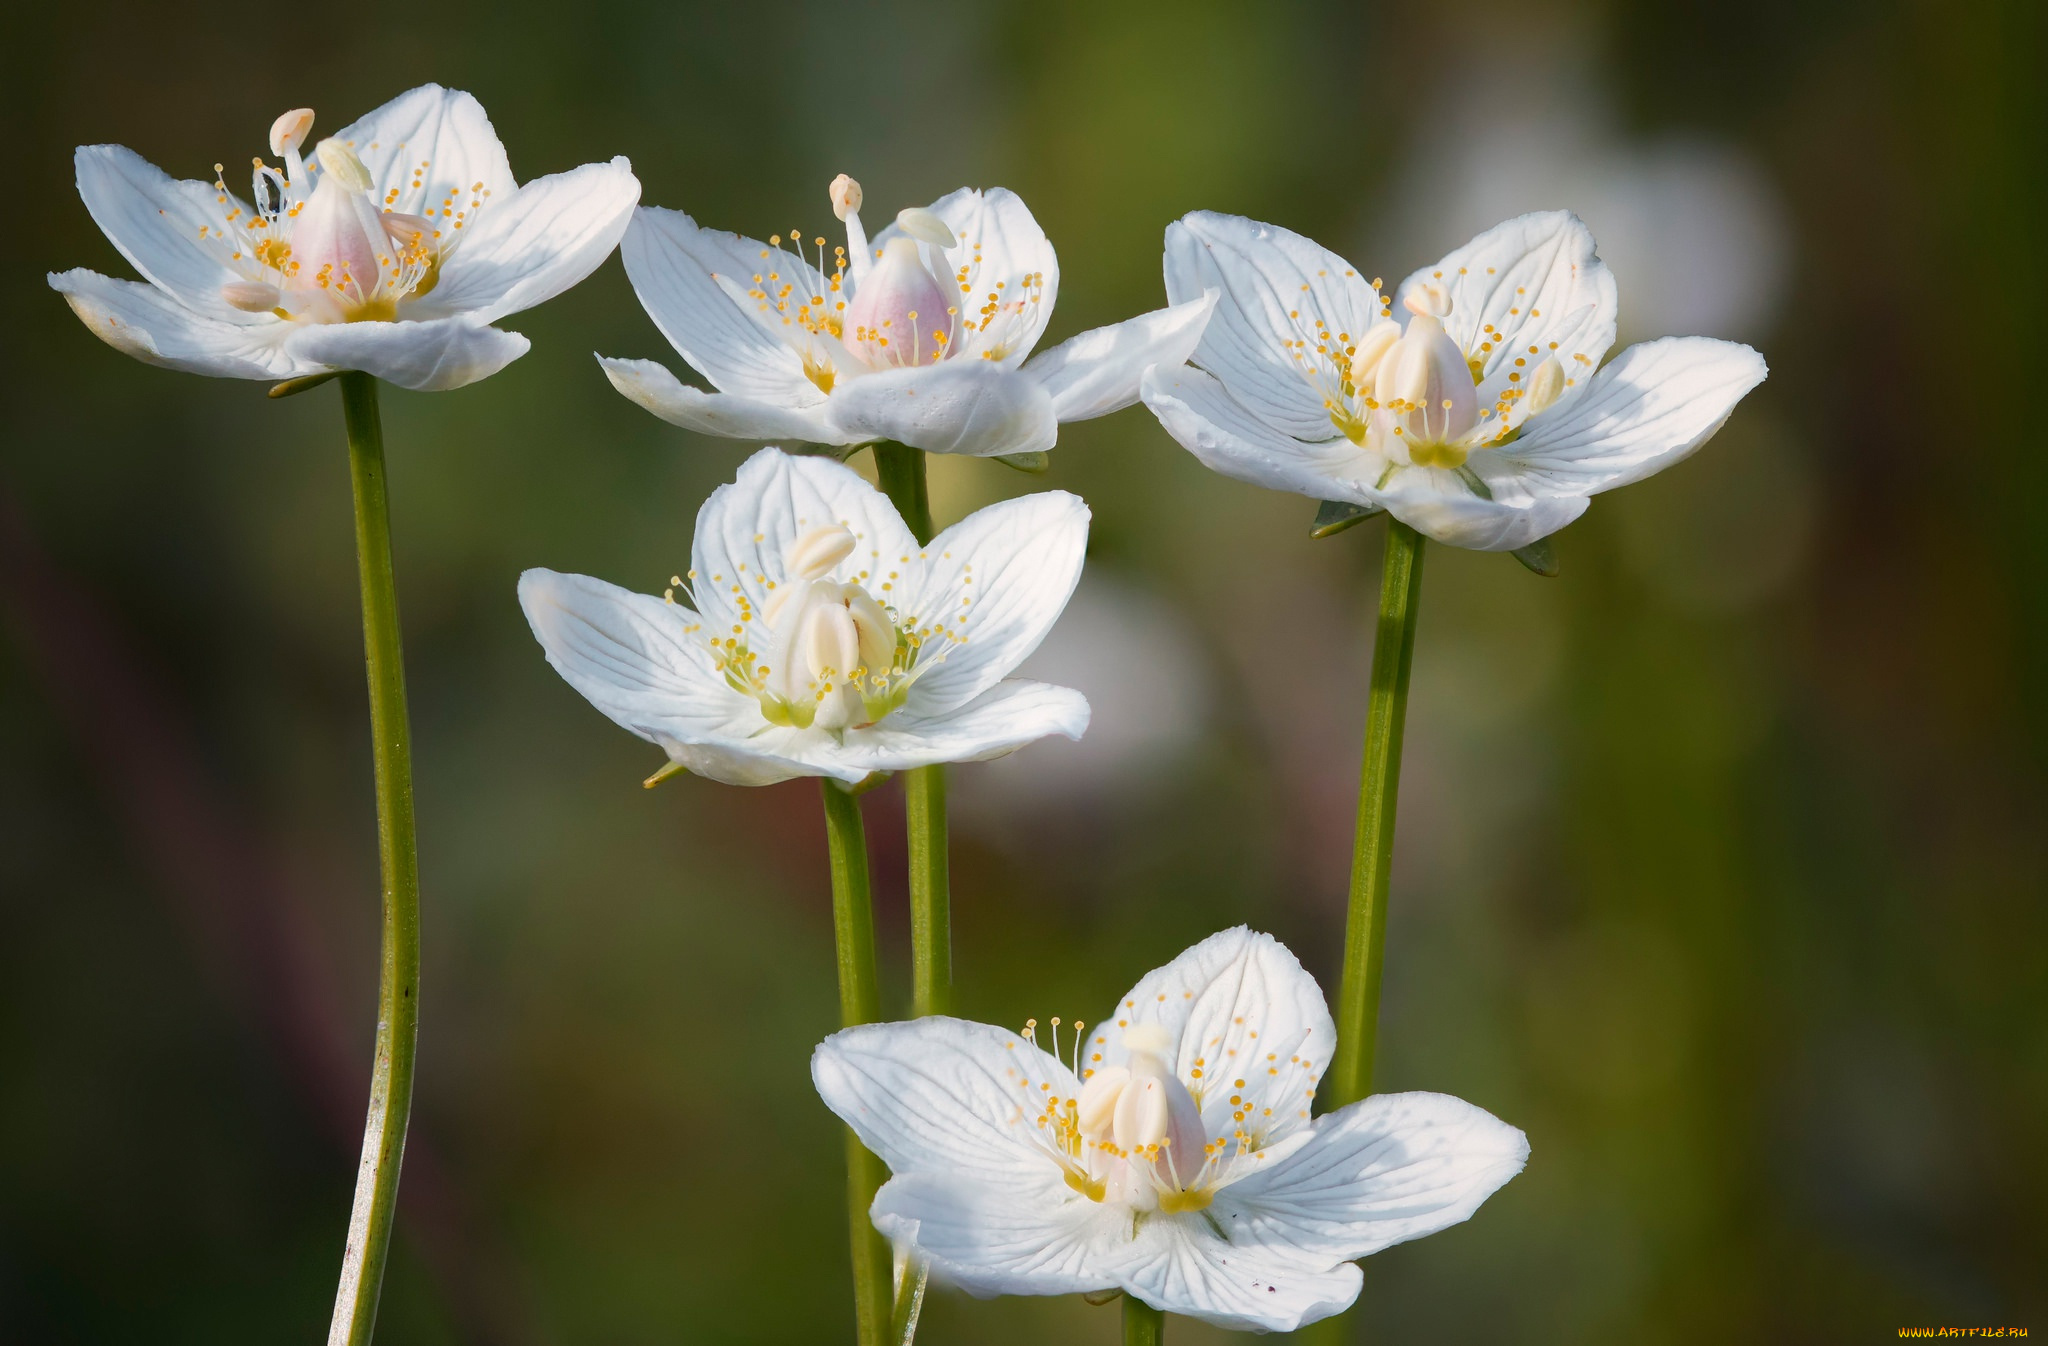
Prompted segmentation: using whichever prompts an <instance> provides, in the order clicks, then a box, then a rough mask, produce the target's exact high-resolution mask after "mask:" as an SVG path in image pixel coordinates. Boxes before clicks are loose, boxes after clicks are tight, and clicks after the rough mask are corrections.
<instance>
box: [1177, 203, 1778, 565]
mask: <svg viewBox="0 0 2048 1346" xmlns="http://www.w3.org/2000/svg"><path fill="white" fill-rule="evenodd" d="M1213 287H1220V288H1221V289H1222V290H1223V295H1224V297H1223V299H1222V300H1221V302H1220V303H1219V304H1218V306H1217V311H1216V315H1215V318H1214V320H1213V321H1211V323H1210V324H1209V326H1208V330H1207V331H1206V332H1205V333H1204V335H1203V337H1202V342H1201V345H1200V347H1199V348H1198V349H1197V350H1196V352H1195V355H1194V364H1193V365H1192V366H1188V367H1183V368H1179V369H1170V368H1167V367H1165V366H1161V367H1160V368H1157V369H1154V370H1152V371H1151V372H1150V373H1149V374H1148V375H1147V376H1146V379H1145V402H1146V405H1148V406H1150V407H1151V408H1152V410H1153V412H1154V413H1155V414H1156V415H1157V416H1158V417H1159V419H1160V421H1161V423H1163V424H1164V425H1165V426H1166V428H1167V431H1168V432H1169V433H1171V434H1172V435H1173V437H1174V438H1175V439H1177V440H1179V441H1180V442H1181V444H1182V445H1183V446H1184V447H1186V448H1187V449H1188V450H1189V451H1190V452H1191V453H1193V454H1194V455H1195V456H1196V457H1197V458H1200V459H1201V460H1202V461H1203V462H1204V463H1206V464H1208V465H1209V466H1210V467H1212V468H1215V469H1216V470H1217V471H1219V472H1221V473H1223V474H1225V475H1226V476H1231V477H1236V478H1238V479H1239V480H1242V481H1249V482H1253V483H1255V484H1257V485H1261V486H1271V487H1275V488H1277V489H1280V490H1287V491H1295V492H1298V493H1300V494H1302V495H1307V496H1313V497H1315V498H1317V499H1321V500H1332V501H1340V502H1344V503H1348V504H1352V505H1356V506H1359V507H1361V508H1363V509H1366V510H1379V509H1385V510H1387V511H1389V512H1391V513H1392V514H1393V516H1394V517H1395V518H1397V519H1399V520H1401V522H1403V523H1405V524H1408V525H1409V526H1410V527H1412V528H1415V529H1417V530H1419V531H1421V532H1423V533H1426V534H1428V535H1429V536H1430V537H1433V538H1435V539H1437V540H1438V541H1439V542H1446V543H1449V544H1450V545H1452V546H1456V547H1472V548H1477V549H1478V550H1481V551H1511V550H1515V549H1519V548H1522V547H1526V546H1528V545H1529V544H1531V543H1533V542H1535V541H1537V540H1539V539H1541V538H1543V537H1546V536H1548V535H1549V534H1551V533H1554V532H1556V531H1557V530H1558V529H1560V528H1562V527H1564V526H1565V525H1566V524H1568V523H1570V522H1571V521H1572V520H1574V519H1576V518H1578V517H1579V515H1581V514H1583V513H1584V512H1585V510H1586V506H1587V504H1588V503H1589V498H1590V497H1591V496H1593V495H1595V494H1597V493H1599V492H1601V491H1607V490H1612V489H1613V488H1614V487H1616V486H1622V485H1626V484H1627V483H1629V482H1632V481H1636V480H1638V479H1640V478H1643V477H1647V476H1649V475H1650V474H1651V473H1653V472H1656V471H1658V470H1660V469H1662V468H1665V467H1668V466H1670V465H1671V464H1672V463H1675V462H1677V461H1678V460H1679V459H1681V458H1684V457H1685V456H1686V455H1687V454H1689V453H1691V452H1692V451H1693V450H1694V449H1697V448H1698V447H1699V446H1700V445H1701V444H1704V443H1705V442H1706V441H1707V439H1708V438H1709V437H1710V436H1712V435H1713V433H1714V432H1715V431H1716V430H1718V429H1720V427H1721V423H1722V422H1723V421H1725V420H1727V419H1728V416H1729V413H1730V412H1732V411H1733V410H1734V409H1735V404H1736V402H1738V401H1739V400H1741V398H1742V396H1743V394H1745V393H1747V392H1748V391H1749V390H1750V389H1751V388H1754V387H1755V386H1756V385H1757V384H1759V383H1761V382H1762V381H1763V378H1764V374H1765V369H1764V362H1763V357H1762V356H1760V355H1758V354H1757V353H1756V352H1755V351H1753V350H1751V349H1750V348H1749V347H1747V346H1741V345H1736V344H1734V343H1732V342H1727V341H1714V340H1709V339H1707V338H1704V337H1668V338H1665V339H1663V340H1659V341H1648V342H1644V343H1643V344H1641V345H1638V346H1631V347H1629V348H1628V349H1627V350H1625V351H1623V352H1622V353H1621V354H1620V355H1619V356H1618V357H1616V358H1615V360H1614V361H1613V362H1612V363H1611V364H1609V365H1607V366H1606V367H1605V368H1601V367H1600V360H1601V357H1602V356H1603V355H1605V354H1606V352H1607V348H1608V347H1609V346H1610V345H1611V344H1612V343H1613V341H1614V323H1615V287H1614V278H1613V276H1612V275H1610V274H1609V272H1608V270H1607V267H1606V266H1605V265H1604V264H1603V263H1602V262H1601V261H1600V259H1599V258H1598V257H1597V256H1595V255H1594V252H1593V236H1592V235H1591V234H1590V233H1589V232H1587V229H1586V227H1585V225H1583V224H1582V223H1580V222H1579V220H1578V219H1577V218H1576V217H1575V216H1573V215H1571V214H1569V213H1567V212H1565V211H1551V212H1548V213H1544V214H1535V215H1523V216H1521V217H1519V218H1517V219H1513V220H1509V221H1508V222H1507V223H1505V224H1502V225H1498V226H1496V227H1494V228H1492V229H1489V230H1488V231H1486V232H1485V233H1483V234H1481V235H1480V236H1479V237H1478V238H1476V239H1474V240H1472V242H1470V243H1468V244H1466V245H1465V246H1464V247H1462V248H1460V249H1458V250H1457V251H1456V252H1454V253H1452V254H1451V255H1450V256H1448V257H1446V258H1444V259H1443V260H1442V261H1441V262H1439V263H1437V264H1436V265H1435V266H1433V267H1425V268H1423V269H1422V270H1420V271H1418V272H1416V273H1415V274H1414V275H1412V276H1410V277H1409V278H1408V279H1407V280H1406V281H1404V282H1403V283H1402V285H1401V288H1400V291H1399V296H1398V297H1399V299H1400V304H1399V305H1398V308H1399V309H1400V310H1401V312H1402V314H1403V318H1402V321H1400V322H1396V321H1395V320H1394V318H1393V316H1392V313H1393V309H1394V307H1395V306H1392V305H1389V304H1388V303H1387V302H1385V301H1384V300H1383V299H1382V298H1381V296H1380V291H1379V282H1378V281H1370V282H1368V281H1366V280H1365V279H1364V278H1363V277H1361V276H1360V275H1359V274H1358V272H1357V271H1356V270H1354V269H1353V268H1352V267H1351V266H1350V265H1349V264H1348V263H1346V262H1345V261H1344V259H1343V258H1341V257H1339V256H1337V255H1336V254H1335V253H1332V252H1328V251H1326V250H1325V249H1323V248H1321V247H1319V246H1317V245H1316V244H1315V243H1313V242H1311V241H1309V240H1308V239H1306V238H1303V237H1301V236H1300V235H1299V234H1294V233H1289V232H1288V231H1287V230H1285V229H1281V228H1278V227H1276V226H1273V225H1270V224H1260V223H1258V222H1256V221H1253V220H1247V219H1242V218H1240V217H1238V216H1234V215H1215V214H1210V213H1208V212H1197V213H1195V214H1192V215H1189V216H1187V217H1186V218H1185V219H1183V220H1181V221H1179V222H1177V223H1175V224H1173V225H1172V226H1170V227H1169V228H1168V229H1167V231H1166V292H1167V295H1168V297H1169V298H1174V297H1180V296H1187V295H1193V294H1200V293H1202V292H1203V291H1204V290H1205V289H1208V288H1213ZM1197 366H1198V367H1197ZM1595 370H1598V371H1599V372H1598V373H1595V372H1594V371H1595Z"/></svg>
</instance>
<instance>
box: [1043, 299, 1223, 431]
mask: <svg viewBox="0 0 2048 1346" xmlns="http://www.w3.org/2000/svg"><path fill="white" fill-rule="evenodd" d="M1218 293H1219V292H1218V291H1216V290H1210V291H1207V292H1206V293H1204V294H1203V295H1201V296H1200V297H1199V298H1197V299H1192V300H1190V301H1188V302H1187V303H1185V304H1175V305H1173V306H1172V307H1170V308H1162V309H1154V310H1153V311H1152V312H1150V313H1147V314H1144V315H1143V316H1141V317H1136V318H1132V319H1130V320H1128V321H1126V322H1120V323H1116V324H1114V325H1113V326H1109V327H1097V328H1095V329H1094V330H1093V331H1088V332H1083V333H1081V335H1079V336H1077V337H1069V338H1068V339H1067V340H1065V341H1062V342H1061V343H1060V344H1059V345H1057V346H1055V347H1053V348H1052V349H1051V350H1049V351H1042V352H1040V353H1039V354H1037V355H1035V356H1033V357H1032V358H1031V363H1029V364H1027V365H1026V366H1024V372H1025V373H1026V374H1029V375H1030V376H1032V377H1033V378H1035V379H1037V380H1038V381H1039V382H1040V383H1042V384H1044V385H1045V391H1046V393H1047V394H1048V395H1049V396H1050V397H1051V398H1052V411H1053V415H1055V416H1057V417H1058V418H1059V419H1060V420H1062V421H1085V420H1089V419H1091V418H1092V417H1096V416H1107V415H1108V414H1109V413H1110V412H1112V411H1121V410H1123V409H1124V408H1125V407H1127V406H1129V405H1131V403H1133V402H1135V401H1137V400H1138V385H1139V381H1140V380H1141V379H1143V378H1144V376H1145V371H1146V370H1147V369H1150V368H1151V367H1152V366H1153V365H1164V366H1165V367H1166V368H1168V369H1178V368H1179V367H1180V366H1181V365H1183V364H1186V363H1187V361H1188V357H1189V356H1191V355H1193V354H1194V353H1195V346H1196V345H1197V344H1198V343H1199V342H1200V341H1201V339H1202V329H1203V327H1205V326H1206V325H1207V324H1208V321H1209V313H1210V310H1212V309H1213V308H1214V307H1215V305H1216V298H1217V295H1218Z"/></svg>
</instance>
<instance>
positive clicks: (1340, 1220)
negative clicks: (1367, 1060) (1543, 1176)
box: [1216, 1093, 1529, 1263]
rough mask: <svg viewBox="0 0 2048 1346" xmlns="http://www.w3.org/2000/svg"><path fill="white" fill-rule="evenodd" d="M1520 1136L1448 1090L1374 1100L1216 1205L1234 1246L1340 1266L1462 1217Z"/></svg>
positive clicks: (1517, 1150) (1331, 1122) (1327, 1123)
mask: <svg viewBox="0 0 2048 1346" xmlns="http://www.w3.org/2000/svg"><path fill="white" fill-rule="evenodd" d="M1528 1160H1529V1139H1528V1137H1527V1136H1524V1135H1523V1134H1522V1133H1521V1132H1520V1131H1518V1130H1516V1129H1515V1128H1514V1127H1512V1126H1509V1125H1508V1124H1507V1123H1506V1122H1503V1121H1501V1120H1500V1119H1498V1118H1496V1117H1494V1116H1493V1115H1492V1114H1490V1113H1488V1112H1486V1111H1484V1110H1483V1109H1480V1108H1476V1107H1473V1106H1472V1105H1471V1104H1470V1103H1467V1102H1464V1101H1463V1100H1461V1099H1456V1098H1452V1097H1451V1096H1450V1095H1448V1094H1426V1093H1413V1094H1378V1095H1375V1096H1374V1097H1372V1098H1368V1099H1366V1100H1364V1101H1363V1102H1360V1103H1354V1104H1352V1105H1351V1106H1350V1107H1347V1108H1341V1109H1339V1110H1338V1111H1336V1112H1333V1113H1329V1114H1327V1115H1325V1116H1322V1117H1318V1118H1317V1119H1316V1123H1315V1135H1314V1138H1313V1139H1312V1140H1311V1141H1310V1142H1309V1143H1308V1144H1307V1145H1306V1146H1304V1147H1303V1148H1302V1149H1300V1150H1299V1151H1297V1152H1296V1153H1294V1154H1293V1155H1290V1156H1289V1157H1288V1158H1286V1159H1284V1160H1282V1161H1281V1162H1280V1163H1279V1164H1278V1165H1277V1166H1275V1167H1274V1168H1272V1169H1269V1170H1265V1171H1262V1172H1258V1173H1254V1174H1252V1175H1251V1176H1250V1177H1247V1178H1245V1179H1243V1180H1242V1181H1240V1182H1238V1183H1237V1184H1235V1185H1234V1186H1232V1187H1229V1188H1226V1189H1225V1190H1224V1191H1223V1192H1222V1193H1221V1194H1220V1195H1219V1196H1218V1198H1217V1202H1216V1210H1217V1213H1218V1216H1219V1219H1221V1220H1222V1221H1223V1223H1224V1227H1225V1229H1226V1230H1227V1231H1228V1232H1229V1234H1230V1236H1231V1241H1232V1243H1233V1244H1236V1245H1240V1246H1243V1245H1251V1246H1259V1247H1268V1248H1274V1249H1281V1250H1286V1251H1289V1252H1291V1253H1292V1254H1293V1255H1294V1256H1295V1257H1297V1258H1298V1259H1300V1260H1302V1261H1304V1262H1309V1263H1314V1262H1317V1261H1329V1262H1336V1261H1344V1260H1349V1259H1351V1258H1357V1257H1364V1256H1366V1255H1367V1254H1369V1253H1376V1252H1378V1251H1379V1250H1380V1249H1382V1248H1385V1247H1389V1246H1391V1245H1393V1244H1396V1243H1402V1242H1405V1241H1407V1240H1409V1239H1414V1238H1421V1237H1422V1236H1423V1235H1425V1234H1434V1233H1435V1232H1436V1231H1438V1230H1439V1229H1445V1228H1448V1227H1449V1226H1451V1225H1454V1224H1458V1223H1460V1222H1461V1221H1464V1220H1468V1219H1470V1218H1471V1216H1472V1213H1473V1212H1474V1211H1476V1210H1478V1209H1479V1206H1480V1203H1481V1202H1483V1201H1485V1200H1486V1198H1487V1197H1489V1196H1492V1195H1493V1194H1494V1192H1496V1191H1498V1190H1499V1189H1500V1187H1501V1185H1502V1184H1504V1183H1505V1182H1507V1180H1508V1179H1510V1178H1512V1177H1514V1176H1515V1175H1516V1174H1517V1173H1520V1172H1521V1171H1522V1166H1523V1165H1524V1164H1526V1163H1527V1162H1528Z"/></svg>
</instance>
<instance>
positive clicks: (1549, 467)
mask: <svg viewBox="0 0 2048 1346" xmlns="http://www.w3.org/2000/svg"><path fill="white" fill-rule="evenodd" d="M1768 372H1769V371H1768V370H1767V369H1766V368H1765V367H1764V358H1763V356H1761V355H1758V354H1757V353H1756V352H1755V351H1753V350H1751V349H1750V348H1749V347H1747V346H1740V345H1737V344H1735V343H1734V342H1732V341H1715V340H1713V339H1711V338H1709V337H1666V338H1664V339H1663V340H1661V341H1646V342H1644V343H1642V344H1641V345H1638V346H1630V347H1629V348H1628V349H1627V350H1625V351H1623V352H1622V353H1621V354H1620V355H1618V356H1616V357H1615V359H1614V362H1613V363H1612V364H1610V365H1608V366H1607V367H1606V368H1605V369H1602V370H1601V371H1600V372H1599V373H1598V374H1596V375H1594V376H1593V380H1592V385H1591V386H1590V387H1589V388H1587V389H1586V391H1585V394H1584V395H1583V396H1582V397H1580V398H1578V399H1577V400H1575V401H1573V402H1569V403H1566V404H1564V405H1562V406H1558V407H1553V408H1551V409H1550V410H1548V411H1546V412H1544V413H1542V414H1540V415H1537V416H1534V417H1532V418H1531V419H1530V421H1529V424H1528V426H1527V427H1526V428H1525V429H1524V431H1523V432H1522V437H1521V438H1520V439H1518V440H1516V441H1515V442H1514V443H1512V444H1509V445H1508V446H1507V447H1506V448H1504V449H1502V450H1501V451H1500V453H1501V457H1502V458H1503V459H1504V460H1506V462H1507V464H1508V465H1509V468H1510V470H1511V471H1513V472H1514V473H1515V474H1516V475H1517V476H1518V477H1519V478H1521V479H1523V480H1525V481H1527V482H1528V483H1530V485H1531V486H1533V487H1535V488H1537V489H1544V490H1553V491H1570V492H1574V493H1578V494H1586V495H1590V494H1595V493H1597V492H1600V491H1610V490H1613V489H1614V488H1615V487H1617V486H1624V485H1626V484H1628V483H1629V482H1632V481H1640V480H1641V479H1642V478H1644V477H1647V476H1649V475H1650V474H1651V473H1653V472H1658V471H1661V470H1663V469H1664V468H1667V467H1669V466H1671V465H1672V464H1673V463H1675V462H1678V461H1679V460H1680V459H1682V458H1684V457H1686V456H1687V455H1688V454H1690V453H1692V451H1693V450H1695V449H1697V448H1699V446H1700V445H1702V444H1704V443H1706V442H1707V440H1708V439H1710V438H1712V436H1713V434H1714V432H1715V431H1716V430H1719V429H1720V428H1721V425H1722V423H1723V422H1724V421H1726V420H1727V419H1728V416H1729V413H1731V412H1733V411H1734V410H1735V404H1736V403H1737V402H1739V401H1741V400H1742V398H1743V397H1744V396H1745V395H1746V394H1747V393H1748V392H1749V390H1750V389H1752V388H1754V387H1756V386H1757V385H1758V384H1759V383H1762V382H1763V381H1764V376H1765V375H1766V374H1767V373H1768Z"/></svg>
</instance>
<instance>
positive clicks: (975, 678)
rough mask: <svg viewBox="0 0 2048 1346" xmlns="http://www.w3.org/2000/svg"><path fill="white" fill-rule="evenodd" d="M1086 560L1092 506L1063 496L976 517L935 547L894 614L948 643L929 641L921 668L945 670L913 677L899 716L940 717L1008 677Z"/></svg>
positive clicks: (1039, 497) (1035, 498) (910, 577)
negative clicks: (934, 661)
mask: <svg viewBox="0 0 2048 1346" xmlns="http://www.w3.org/2000/svg"><path fill="white" fill-rule="evenodd" d="M1087 554H1088V506H1087V505H1086V504H1085V503H1083V502H1082V500H1081V498H1080V497H1079V496H1077V495H1069V494H1068V493H1067V492H1065V491H1042V492H1040V493H1038V494H1036V495H1026V496H1019V497H1017V498H1016V499H1014V500H1004V501H1001V502H999V503H997V504H993V505H990V506H988V507H987V508H985V509H978V510H976V511H975V512H974V513H972V514H970V515H968V516H967V517H966V518H964V519H962V520H961V521H960V522H958V523H956V524H954V525H953V526H952V527H951V528H948V529H947V530H946V531H945V532H943V533H940V534H939V535H938V536H937V537H935V538H933V539H932V541H931V544H930V545H929V546H927V547H925V548H924V555H923V558H922V560H921V563H920V564H918V565H916V566H915V567H911V568H908V573H907V574H906V575H905V577H904V578H905V581H906V582H905V584H904V587H903V589H902V590H901V591H900V592H901V593H902V597H901V599H900V600H898V601H897V602H896V608H897V611H898V612H899V613H900V614H901V620H903V621H905V622H908V623H912V624H914V625H915V627H916V629H917V630H918V631H919V632H927V631H933V630H942V631H944V632H945V633H946V637H945V639H943V640H938V641H935V640H932V639H930V638H927V641H926V647H925V649H924V651H923V652H922V658H925V659H929V658H932V657H934V656H935V655H936V656H938V657H940V659H941V662H940V663H939V664H938V665H937V666H936V667H934V668H932V669H931V670H930V671H929V672H925V673H921V674H920V675H919V677H918V681H917V683H916V684H915V685H914V686H913V687H912V689H911V700H910V702H909V704H908V705H907V706H906V707H905V709H907V710H913V711H915V712H916V713H917V714H919V715H927V716H929V715H937V714H940V713H942V712H944V711H947V710H950V709H952V708H953V707H955V706H960V705H964V704H966V703H967V702H968V701H971V700H973V699H974V698H975V697H977V696H979V695H981V694H982V693H983V692H984V691H986V690H988V689H989V688H990V687H993V686H995V685H996V683H997V682H999V681H1001V680H1002V679H1003V678H1004V677H1006V676H1008V675H1009V673H1010V672H1011V671H1012V670H1014V669H1015V668H1016V667H1017V665H1019V664H1021V663H1023V662H1024V660H1025V658H1026V657H1027V656H1028V655H1029V654H1030V653H1031V652H1032V651H1033V650H1035V649H1037V648H1038V644H1039V642H1040V641H1042V640H1044V639H1045V633H1046V632H1047V631H1049V630H1051V629H1052V624H1053V622H1054V621H1055V620H1056V619H1057V618H1058V617H1059V615H1060V611H1061V609H1063V608H1065V607H1066V605H1067V599H1068V598H1070V597H1072V596H1073V592H1074V585H1075V584H1076V583H1077V582H1079V580H1080V578H1081V562H1082V561H1083V559H1084V558H1085V557H1086V556H1087ZM878 592H879V591H878ZM883 598H884V601H888V600H889V596H888V595H883ZM963 636H964V637H965V639H964V640H962V639H961V637H963Z"/></svg>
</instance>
